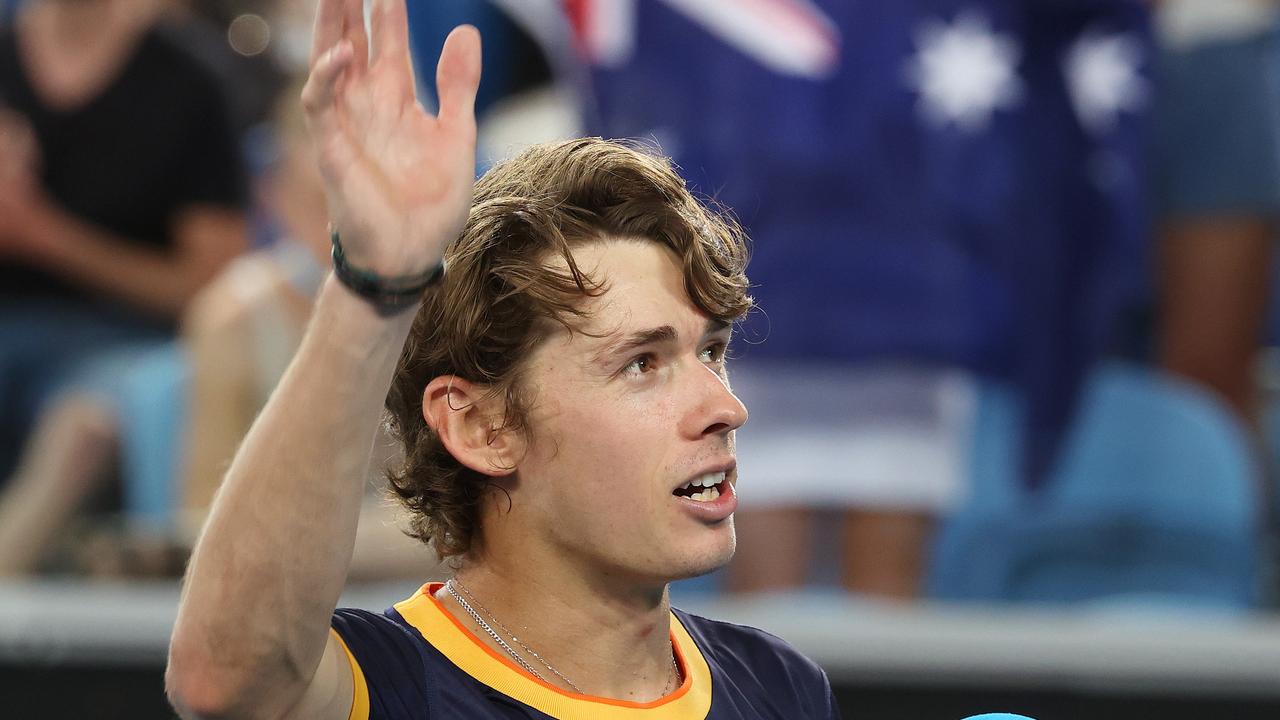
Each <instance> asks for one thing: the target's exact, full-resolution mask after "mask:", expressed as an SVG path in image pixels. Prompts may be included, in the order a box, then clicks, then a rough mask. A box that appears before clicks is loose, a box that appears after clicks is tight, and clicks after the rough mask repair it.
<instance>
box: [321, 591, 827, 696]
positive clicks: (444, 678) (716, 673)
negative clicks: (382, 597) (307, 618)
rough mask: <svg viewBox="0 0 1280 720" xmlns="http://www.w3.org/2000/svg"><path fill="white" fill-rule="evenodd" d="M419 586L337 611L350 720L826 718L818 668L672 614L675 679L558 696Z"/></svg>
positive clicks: (770, 639) (734, 631)
mask: <svg viewBox="0 0 1280 720" xmlns="http://www.w3.org/2000/svg"><path fill="white" fill-rule="evenodd" d="M438 587H439V585H438V584H429V585H426V586H424V587H423V589H422V590H421V591H419V592H418V593H416V594H415V595H414V596H413V597H411V598H409V599H408V600H405V601H404V602H401V603H398V604H397V605H396V606H395V607H393V608H391V609H389V610H387V611H386V612H385V613H381V614H379V613H373V612H368V611H365V610H347V609H339V610H338V611H336V612H335V613H334V616H333V629H334V632H335V633H336V634H337V636H338V637H339V638H340V639H341V640H342V642H343V644H344V646H345V647H346V649H347V653H348V658H349V660H350V661H351V668H352V674H353V678H354V680H355V698H354V704H353V708H352V712H351V718H352V720H444V719H446V718H448V719H452V718H468V719H472V718H476V719H479V718H537V719H538V720H545V719H548V718H558V719H559V720H615V719H617V720H622V719H634V720H692V719H694V718H696V719H697V720H730V719H732V720H744V719H748V720H749V719H755V718H760V719H763V718H777V719H779V720H781V719H783V718H785V719H786V720H805V719H806V718H814V719H816V720H833V719H835V718H839V717H840V714H839V711H838V710H837V708H836V704H835V699H834V697H833V696H832V693H831V685H830V683H829V682H828V680H827V676H826V674H825V673H824V672H823V671H822V669H821V668H820V667H818V666H817V665H816V664H814V663H813V662H812V661H811V660H809V659H808V658H805V657H804V656H803V655H801V654H800V653H798V652H796V651H795V650H794V649H793V648H791V647H790V646H789V645H787V644H786V643H784V642H783V641H782V640H779V639H778V638H776V637H774V636H772V635H769V634H768V633H765V632H763V631H760V630H756V629H754V628H748V627H742V626H739V625H732V624H729V623H723V622H716V621H713V620H707V619H705V618H701V617H697V616H695V615H690V614H688V613H685V612H681V611H679V610H675V609H672V613H671V643H672V647H673V648H675V651H676V658H677V661H678V662H679V664H680V669H681V675H682V676H683V677H684V682H683V684H682V685H681V686H680V687H679V688H677V689H676V690H675V691H674V692H672V693H671V694H670V695H668V696H666V697H664V698H661V699H658V700H655V701H653V702H649V703H631V702H624V701H619V700H609V699H605V698H596V697H590V696H586V695H578V694H576V693H572V692H567V691H564V690H561V689H559V688H556V687H554V686H552V685H549V684H547V683H544V682H541V681H540V680H538V679H537V678H534V677H533V676H531V675H529V674H528V673H527V672H525V671H523V670H522V669H520V668H519V667H518V666H517V665H515V664H514V663H513V662H511V660H510V659H509V658H506V657H504V656H502V655H500V654H499V653H497V652H495V651H494V650H492V649H491V648H489V647H488V646H487V645H485V644H483V643H482V642H481V641H480V640H479V638H477V637H476V636H475V635H473V634H472V633H471V632H470V631H468V630H467V629H466V628H464V627H463V626H462V625H460V624H459V623H458V621H457V620H456V619H454V617H453V616H452V615H450V614H449V613H448V612H447V611H445V610H444V608H442V607H441V606H440V605H439V603H438V602H436V600H435V598H434V597H432V593H433V592H434V591H435V589H437V588H438Z"/></svg>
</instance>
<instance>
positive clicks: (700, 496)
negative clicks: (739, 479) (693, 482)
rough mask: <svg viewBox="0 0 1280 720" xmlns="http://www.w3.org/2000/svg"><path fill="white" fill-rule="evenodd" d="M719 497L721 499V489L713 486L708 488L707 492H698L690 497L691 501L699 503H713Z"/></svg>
mask: <svg viewBox="0 0 1280 720" xmlns="http://www.w3.org/2000/svg"><path fill="white" fill-rule="evenodd" d="M719 497H720V489H719V488H717V487H714V486H713V487H710V488H707V489H706V490H703V491H702V492H696V493H694V494H692V495H690V496H689V499H690V500H696V501H698V502H711V501H713V500H715V499H717V498H719Z"/></svg>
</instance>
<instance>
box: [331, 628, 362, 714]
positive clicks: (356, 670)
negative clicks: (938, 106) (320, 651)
mask: <svg viewBox="0 0 1280 720" xmlns="http://www.w3.org/2000/svg"><path fill="white" fill-rule="evenodd" d="M329 632H330V633H332V634H333V636H334V637H335V638H337V639H338V643H339V644H341V645H342V651H343V652H344V653H346V654H347V664H348V665H350V666H351V686H352V694H351V712H349V713H347V720H369V685H368V684H367V683H366V682H365V679H364V670H361V669H360V663H359V662H356V656H355V655H352V654H351V648H349V647H347V643H346V641H345V640H343V639H342V636H341V635H339V634H338V631H337V630H334V629H333V628H329Z"/></svg>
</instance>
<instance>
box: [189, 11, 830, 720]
mask: <svg viewBox="0 0 1280 720" xmlns="http://www.w3.org/2000/svg"><path fill="white" fill-rule="evenodd" d="M405 25H406V21H405V9H404V6H403V4H402V3H401V2H399V0H377V2H375V4H374V8H373V13H372V25H371V28H372V33H371V37H366V35H365V31H364V21H363V14H362V7H361V2H360V0H322V2H321V4H320V8H319V11H318V17H317V22H316V38H315V48H314V51H313V67H312V75H311V78H310V80H309V82H308V86H307V88H306V89H305V90H304V92H303V102H304V105H305V106H306V108H307V110H308V113H309V118H310V123H311V126H312V129H313V133H314V135H315V141H316V145H317V148H318V150H319V156H320V165H321V172H322V175H323V176H324V178H325V184H326V191H327V195H328V199H329V202H330V209H331V212H332V214H333V218H334V225H335V228H336V235H335V243H334V247H335V253H334V257H335V265H336V269H337V274H336V275H335V276H334V277H330V278H329V279H328V280H327V281H326V284H325V286H324V288H323V289H322V290H321V293H320V296H319V298H318V300H317V305H316V309H315V311H314V313H313V317H312V324H311V327H310V329H309V331H308V333H307V336H306V338H305V339H304V340H303V343H302V346H301V348H300V350H299V352H298V355H297V356H296V357H295V359H294V362H293V364H292V366H291V367H290V369H289V371H288V372H287V374H286V375H285V378H284V380H283V381H282V383H281V386H280V387H279V388H278V390H277V391H276V393H275V395H274V396H273V397H272V400H271V401H270V403H269V404H268V406H267V407H266V409H265V410H264V411H263V413H262V415H261V416H260V417H259V419H258V421H257V422H256V424H255V426H254V427H253V429H252V430H251V431H250V433H249V435H248V436H247V438H246V439H245V442H244V445H243V446H242V447H241V449H240V451H239V454H238V455H237V457H236V459H235V461H234V462H233V464H232V466H231V469H230V470H229V472H228V475H227V477H226V479H225V481H224V485H223V487H222V489H221V490H220V492H219V496H218V498H217V499H216V500H215V503H214V508H213V511H212V513H211V516H210V519H209V522H208V524H207V525H206V528H205V531H204V536H203V537H202V539H201V541H200V542H199V544H198V546H197V548H196V551H195V554H194V556H193V559H192V563H191V568H190V571H189V574H188V580H187V584H186V586H185V590H184V594H183V599H182V605H181V608H180V611H179V618H178V622H177V625H176V627H175V629H174V637H173V643H172V646H171V653H170V664H169V670H168V674H167V684H168V691H169V695H170V697H171V698H172V700H173V702H174V704H175V706H177V707H178V709H179V712H180V713H182V714H183V715H184V716H186V717H220V718H221V717H252V718H257V717H263V718H281V717H285V718H334V719H339V718H348V717H356V718H485V717H533V718H548V717H554V718H614V717H628V718H630V717H636V718H642V717H650V718H753V717H756V718H766V717H767V718H833V717H837V711H836V709H835V705H834V701H833V698H832V695H831V690H830V687H829V684H828V682H827V679H826V677H825V675H824V674H823V673H822V671H821V670H820V669H819V668H818V667H817V666H815V665H814V664H813V663H811V662H809V661H807V660H805V659H804V658H803V657H801V656H800V655H799V654H797V653H796V652H795V651H793V650H791V649H790V648H788V647H787V646H786V645H785V644H783V643H782V642H781V641H779V640H777V639H775V638H772V637H770V636H767V635H765V634H764V633H761V632H759V631H756V630H751V629H747V628H738V627H733V626H729V625H725V624H721V623H714V622H711V621H708V620H704V619H701V618H696V617H693V616H689V615H686V614H684V613H680V612H678V611H672V610H671V609H670V607H669V605H668V602H667V583H668V582H669V581H671V580H673V579H676V578H681V577H689V576H693V575H697V574H700V573H704V572H707V571H709V570H711V569H713V568H715V567H718V566H721V565H723V564H724V563H725V562H727V561H728V559H729V558H730V556H731V555H732V552H733V549H734V531H733V520H732V513H733V510H734V507H735V505H736V496H735V492H734V487H733V485H734V482H735V481H736V470H735V465H734V461H733V432H734V430H735V429H736V428H738V427H739V426H741V425H742V424H743V423H744V422H745V421H746V410H745V408H744V407H743V406H742V404H741V403H739V402H738V400H737V398H735V397H734V396H733V394H732V393H731V392H730V390H729V387H728V383H727V377H726V375H725V368H724V350H725V347H726V345H727V343H728V340H729V331H730V327H731V323H732V321H733V320H735V319H737V318H739V317H741V316H742V315H743V314H744V313H745V312H746V311H747V309H748V308H749V307H750V299H749V298H748V297H747V296H746V289H747V282H746V278H745V276H744V275H743V268H744V266H745V248H744V245H743V241H742V238H741V236H740V234H739V233H738V232H737V231H736V230H735V229H734V228H733V227H732V226H731V225H729V224H728V223H726V222H725V221H724V220H722V219H720V218H718V217H716V216H715V215H714V214H712V213H710V212H708V211H707V210H706V209H705V208H703V207H702V206H701V205H700V204H699V203H697V202H696V201H695V200H694V199H693V198H692V197H691V196H690V195H689V194H688V193H687V191H686V190H685V189H684V186H683V183H682V182H681V181H680V179H679V178H678V177H677V176H676V175H675V174H674V172H672V170H671V168H670V166H669V165H668V164H667V163H666V162H665V161H663V160H660V159H657V158H653V157H650V156H648V155H645V154H643V153H640V152H637V151H634V150H631V149H629V148H626V147H624V146H621V145H618V144H615V143H608V142H604V141H600V140H580V141H572V142H568V143H562V144H558V145H550V146H541V147H537V148H534V149H532V150H530V151H528V152H526V153H524V154H522V155H521V156H519V157H518V158H516V159H514V160H512V161H510V162H508V163H506V164H503V165H501V166H500V167H498V168H496V169H495V170H493V171H492V172H490V173H489V174H488V175H486V176H485V178H484V179H482V180H481V181H480V182H479V184H478V185H477V186H476V187H475V189H474V203H473V187H472V185H473V183H472V180H473V173H474V145H475V120H474V114H473V102H474V98H475V92H476V87H477V85H478V82H479V69H480V68H479V65H480V63H479V56H480V45H479V37H478V35H477V34H476V32H475V31H474V29H472V28H460V29H457V30H455V31H454V32H453V33H452V34H451V35H450V37H449V39H448V40H447V42H446V43H445V46H444V49H443V50H442V51H441V57H440V61H439V67H438V71H437V86H438V90H439V95H440V111H439V114H438V116H436V117H432V116H430V115H428V114H426V113H425V112H423V111H422V109H421V108H420V107H419V106H418V105H417V104H416V102H415V100H414V94H413V88H414V82H413V78H412V74H411V71H410V69H409V68H410V65H409V57H408V52H407V42H406V40H405V37H406V31H405ZM442 257H443V258H444V259H445V260H446V261H447V266H448V271H447V272H445V273H444V274H443V278H442V279H440V278H438V277H437V273H436V272H435V271H434V270H433V267H434V266H436V265H437V263H438V262H439V260H440V259H441V258H442ZM338 277H344V278H345V279H343V280H339V279H337V278H338ZM424 287H425V288H426V290H425V293H424V292H423V288H424ZM419 296H420V297H421V301H422V306H421V308H419V309H418V310H417V312H416V314H415V313H413V312H409V308H411V307H414V306H416V304H417V300H418V298H419ZM406 338H407V341H406ZM401 347H403V353H401V352H400V348H401ZM397 358H399V362H398V366H397ZM393 376H394V377H393ZM388 385H390V386H391V391H390V394H388V393H387V388H388ZM383 397H386V398H387V406H388V408H389V409H390V411H391V415H392V426H393V429H394V430H395V431H396V433H397V434H398V435H399V436H400V438H401V439H402V441H403V442H404V445H405V451H406V452H405V456H406V464H405V466H404V467H403V468H402V469H401V470H400V471H398V472H394V473H392V477H391V479H392V483H393V486H394V487H395V489H396V491H397V493H398V494H399V495H400V496H401V497H402V498H403V499H404V501H405V504H406V506H407V507H408V508H409V509H410V511H411V512H413V513H414V514H415V515H416V516H417V517H416V519H415V520H414V522H413V531H414V533H415V534H417V535H418V536H419V537H422V538H423V539H427V538H430V540H431V541H432V542H433V543H434V545H435V546H436V548H437V550H438V551H439V552H440V553H441V554H442V555H445V556H453V557H454V558H456V561H457V572H456V575H455V577H454V579H453V580H451V581H450V582H449V583H445V584H443V585H440V584H431V585H427V586H426V587H424V588H423V590H422V591H421V592H420V593H418V594H415V595H414V596H413V597H412V598H410V599H408V600H406V601H405V602H403V603H400V604H399V605H397V606H396V608H395V609H393V610H391V611H388V612H387V613H386V614H385V615H377V614H373V613H367V612H361V611H351V610H339V611H337V612H336V613H335V612H334V606H335V604H336V602H337V598H338V595H339V592H340V590H341V589H342V585H343V581H344V578H345V574H346V568H347V561H348V558H349V557H350V554H351V547H352V538H353V536H354V533H355V525H356V518H357V515H358V510H359V504H360V495H361V488H360V487H359V483H358V482H355V481H354V478H359V477H362V476H363V473H362V469H363V467H364V464H365V463H366V462H367V456H368V450H369V446H370V442H371V439H372V437H373V435H374V430H375V427H376V426H377V423H378V419H379V415H380V410H381V407H380V406H381V404H382V403H381V399H382V398H383Z"/></svg>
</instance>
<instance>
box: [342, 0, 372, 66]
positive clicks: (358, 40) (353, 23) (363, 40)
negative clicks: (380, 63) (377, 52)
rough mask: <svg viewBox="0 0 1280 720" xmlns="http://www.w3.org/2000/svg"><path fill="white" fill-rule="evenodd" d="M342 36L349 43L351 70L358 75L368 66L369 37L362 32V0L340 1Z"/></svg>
mask: <svg viewBox="0 0 1280 720" xmlns="http://www.w3.org/2000/svg"><path fill="white" fill-rule="evenodd" d="M341 2H342V36H343V37H344V38H346V39H347V40H348V41H350V42H351V48H352V51H353V60H354V62H353V63H352V66H351V69H352V70H353V71H354V73H355V74H357V75H359V74H361V73H363V72H364V71H365V68H366V67H368V65H369V36H368V35H366V34H365V31H364V0H341Z"/></svg>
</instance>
